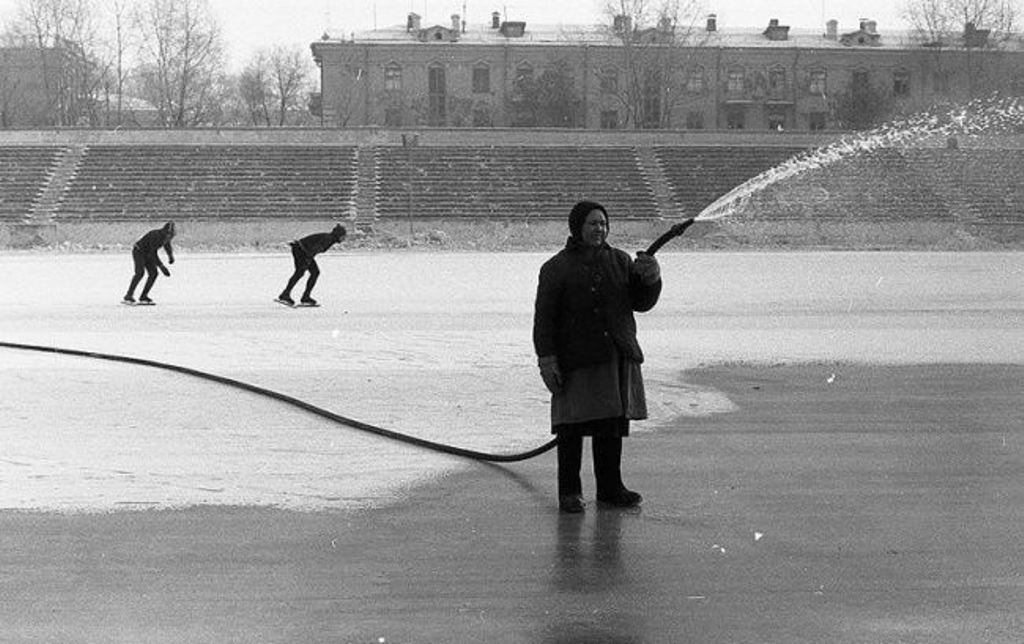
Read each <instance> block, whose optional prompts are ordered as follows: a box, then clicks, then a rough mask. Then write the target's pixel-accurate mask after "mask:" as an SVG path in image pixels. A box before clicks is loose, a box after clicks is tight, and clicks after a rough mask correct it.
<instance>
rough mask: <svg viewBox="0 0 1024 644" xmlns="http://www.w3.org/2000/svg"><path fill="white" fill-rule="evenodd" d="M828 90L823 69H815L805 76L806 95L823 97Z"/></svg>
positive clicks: (826, 74) (826, 77)
mask: <svg viewBox="0 0 1024 644" xmlns="http://www.w3.org/2000/svg"><path fill="white" fill-rule="evenodd" d="M827 89H828V73H827V72H826V71H825V69H824V68H820V67H819V68H815V69H812V70H810V71H809V72H808V74H807V93H808V94H814V95H815V96H824V95H825V92H826V90H827Z"/></svg>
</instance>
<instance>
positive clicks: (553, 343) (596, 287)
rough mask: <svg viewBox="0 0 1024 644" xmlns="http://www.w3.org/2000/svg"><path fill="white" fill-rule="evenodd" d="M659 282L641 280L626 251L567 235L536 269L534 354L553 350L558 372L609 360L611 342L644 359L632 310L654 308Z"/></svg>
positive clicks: (627, 354) (628, 354) (638, 359)
mask: <svg viewBox="0 0 1024 644" xmlns="http://www.w3.org/2000/svg"><path fill="white" fill-rule="evenodd" d="M661 285H662V284H661V280H658V281H657V282H655V283H653V284H650V285H645V284H643V283H642V282H641V281H640V278H639V276H638V275H637V274H636V273H635V271H634V270H633V258H632V257H630V256H629V254H627V253H626V252H625V251H622V250H619V249H617V248H612V247H611V246H609V245H608V244H603V245H602V246H599V247H597V248H588V247H586V246H584V245H582V244H581V243H579V242H577V241H576V239H575V238H573V237H570V238H569V241H568V242H567V243H566V247H565V248H564V249H562V250H561V251H560V252H559V253H558V254H557V255H555V256H554V257H552V258H551V259H549V260H548V261H547V262H545V263H544V265H543V266H541V269H540V278H539V283H538V286H537V300H536V303H535V307H534V318H533V344H534V349H535V350H536V352H537V356H538V357H544V356H552V355H553V356H557V357H558V365H559V367H560V368H561V370H562V371H563V372H568V371H571V370H573V369H575V368H577V367H582V366H587V365H593V364H600V363H602V362H608V361H609V360H611V359H612V355H613V347H614V348H617V349H618V351H619V353H620V354H621V355H623V356H624V357H626V358H629V359H631V360H634V361H636V362H638V363H639V362H643V360H644V355H643V352H642V351H641V349H640V344H639V343H638V342H637V339H636V319H635V318H634V317H633V312H634V311H640V312H644V311H649V310H651V309H652V308H654V305H655V304H657V302H658V297H659V296H660V295H661Z"/></svg>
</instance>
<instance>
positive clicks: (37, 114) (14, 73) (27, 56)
mask: <svg viewBox="0 0 1024 644" xmlns="http://www.w3.org/2000/svg"><path fill="white" fill-rule="evenodd" d="M60 58H61V55H60V52H59V51H58V50H54V49H43V50H40V49H38V48H36V47H0V127H3V128H10V127H39V126H48V125H53V122H52V115H51V112H52V109H53V105H54V93H53V92H52V91H51V86H50V83H48V80H49V79H48V78H47V74H46V73H45V72H44V71H43V70H44V69H54V70H56V69H60V67H61V64H60Z"/></svg>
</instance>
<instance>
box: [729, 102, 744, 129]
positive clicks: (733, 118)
mask: <svg viewBox="0 0 1024 644" xmlns="http://www.w3.org/2000/svg"><path fill="white" fill-rule="evenodd" d="M725 127H726V128H728V129H730V130H742V129H744V128H746V127H747V111H746V110H745V109H743V107H742V106H732V107H730V108H728V109H727V110H726V111H725Z"/></svg>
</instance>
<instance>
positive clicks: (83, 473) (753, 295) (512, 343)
mask: <svg viewBox="0 0 1024 644" xmlns="http://www.w3.org/2000/svg"><path fill="white" fill-rule="evenodd" d="M546 257H547V254H536V253H511V254H498V255H495V254H473V253H404V252H402V253H350V252H332V253H329V254H328V255H327V256H325V257H323V259H322V260H320V265H321V267H322V270H323V275H322V276H321V280H320V284H319V285H318V287H317V292H316V295H317V297H318V298H319V299H320V300H321V302H322V303H323V306H322V307H321V308H319V309H305V310H291V309H286V308H284V307H281V306H279V305H277V304H274V303H273V302H272V301H271V300H272V298H273V296H274V295H275V294H276V293H277V292H278V291H279V290H280V287H281V285H282V283H283V280H284V279H285V278H286V277H287V275H288V273H289V272H290V268H291V260H290V258H289V257H286V256H284V255H268V254H259V255H238V254H229V255H218V254H197V255H190V254H187V253H184V254H180V255H179V257H178V262H177V263H176V264H174V265H173V266H172V267H171V269H172V272H173V277H171V278H170V279H167V278H163V277H161V279H160V280H159V281H158V282H157V286H156V288H155V289H154V291H153V297H154V299H155V300H157V302H159V305H158V306H156V307H148V308H141V307H136V308H129V307H124V306H121V305H119V304H118V300H119V299H120V296H121V295H122V293H123V291H124V288H125V286H126V284H127V281H128V278H129V273H130V270H131V266H130V264H131V262H130V258H128V257H125V256H121V255H56V254H40V255H36V254H8V255H3V256H0V340H3V341H7V342H20V343H30V344H43V345H52V346H59V347H67V348H74V349H86V350H92V351H98V352H106V353H117V354H123V355H129V356H134V357H140V358H147V359H152V360H162V361H167V362H171V363H174V364H178V365H183V366H188V367H192V368H196V369H200V370H204V371H210V372H213V373H216V374H220V375H225V376H230V377H233V378H237V379H240V380H244V381H247V382H251V383H253V384H257V385H260V386H263V387H268V388H271V389H275V390H278V391H281V392H283V393H287V394H289V395H292V396H295V397H297V398H301V399H304V400H308V401H310V402H312V403H314V404H317V405H320V406H323V407H326V408H328V409H331V410H333V411H336V412H337V413H340V414H343V415H345V416H349V417H352V418H357V419H359V420H362V421H364V422H368V423H372V424H376V425H381V426H384V427H387V428H389V429H394V430H397V431H402V432H407V433H412V434H415V435H418V436H422V437H425V438H429V439H432V440H439V441H444V442H449V443H453V444H456V445H459V446H464V447H469V448H473V449H479V450H484V451H491V452H511V451H519V450H523V449H528V448H531V447H534V446H536V445H539V444H541V443H543V442H545V441H547V440H549V438H550V435H549V433H548V421H547V396H546V392H545V390H544V388H543V386H542V384H541V382H540V379H539V378H538V377H537V374H536V368H535V366H534V357H533V355H532V346H531V342H530V330H531V318H532V306H533V294H534V289H535V286H536V275H537V269H538V268H539V266H540V264H541V263H542V262H543V261H544V259H545V258H546ZM660 259H661V262H662V268H663V273H664V277H665V283H666V286H665V290H664V292H663V295H662V299H661V302H660V303H659V305H658V307H657V308H656V309H655V310H654V311H653V312H651V313H648V314H644V315H642V316H640V319H639V325H640V337H641V343H642V344H643V346H644V348H645V350H646V352H647V354H648V362H647V365H646V368H645V373H646V377H647V380H648V388H649V398H650V400H651V402H652V403H653V404H652V419H651V420H650V421H648V422H646V423H639V424H637V426H636V429H637V431H650V430H652V429H654V428H656V427H658V426H659V425H660V424H665V423H666V422H667V421H669V420H671V419H673V418H676V417H678V416H682V415H695V414H709V413H715V412H724V411H728V410H729V409H730V408H731V403H730V401H729V400H728V399H727V398H726V397H725V396H724V395H723V394H721V393H719V392H716V391H713V390H702V389H700V388H698V387H696V386H693V385H691V384H688V383H686V382H685V381H684V380H683V379H682V371H683V370H685V369H687V368H691V367H694V366H697V365H700V364H709V363H722V362H726V363H728V362H745V363H751V362H753V363H761V362H768V363H776V362H786V363H795V362H818V363H822V377H823V378H832V377H835V378H842V377H843V374H842V369H843V364H849V363H851V362H872V363H883V364H890V363H891V364H912V363H977V362H981V363H1011V364H1021V363H1022V362H1024V331H1022V329H1024V288H1022V286H1024V254H1021V253H962V254H957V253H809V252H808V253H778V254H776V253H693V254H686V253H672V252H665V253H663V254H662V255H660ZM0 393H2V396H0V445H2V448H0V509H3V508H8V509H47V510H60V511H109V510H115V509H123V508H149V507H174V506H183V505H191V504H244V505H272V506H277V507H287V508H297V509H311V510H313V509H330V508H350V507H365V506H374V505H377V504H380V503H386V502H388V501H389V500H392V499H394V498H396V497H397V496H400V495H401V494H402V493H403V490H405V489H408V488H409V487H410V486H412V485H416V484H418V483H421V482H423V481H424V480H426V479H428V478H430V477H435V476H439V475H443V474H445V473H446V472H450V471H452V470H454V469H455V468H458V467H460V466H461V465H462V464H463V462H462V461H460V460H459V459H456V458H452V457H447V456H442V455H436V454H433V453H429V452H425V451H423V450H419V449H414V448H409V447H404V446H402V445H399V444H396V443H394V442H391V441H387V440H384V439H380V438H377V437H374V436H370V435H367V434H363V433H360V432H358V431H355V430H352V429H348V428H345V427H340V426H337V425H334V424H331V423H329V422H327V421H324V420H322V419H319V418H317V417H314V416H311V415H309V414H307V413H305V412H302V411H300V410H297V409H294V408H289V407H287V406H284V405H283V404H281V403H279V402H276V401H273V400H269V399H264V398H261V397H258V396H256V395H253V394H248V393H245V392H241V391H238V390H234V389H230V388H227V387H224V386H221V385H216V384H213V383H209V382H205V381H200V380H195V379H191V378H189V377H186V376H183V375H177V374H171V373H167V372H163V371H159V370H155V369H148V368H145V367H138V366H129V365H120V364H114V363H107V362H100V361H93V360H88V359H84V358H74V357H63V356H53V355H46V354H36V353H27V352H19V351H13V350H9V349H0Z"/></svg>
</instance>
